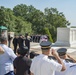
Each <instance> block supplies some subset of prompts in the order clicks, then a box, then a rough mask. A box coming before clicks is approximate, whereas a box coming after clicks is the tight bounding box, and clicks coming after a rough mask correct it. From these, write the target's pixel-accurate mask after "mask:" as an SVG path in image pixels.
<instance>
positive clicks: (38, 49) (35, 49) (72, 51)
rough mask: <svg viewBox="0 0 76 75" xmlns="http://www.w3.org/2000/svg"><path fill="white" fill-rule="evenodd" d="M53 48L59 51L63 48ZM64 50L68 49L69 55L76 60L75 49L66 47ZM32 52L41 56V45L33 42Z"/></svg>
mask: <svg viewBox="0 0 76 75" xmlns="http://www.w3.org/2000/svg"><path fill="white" fill-rule="evenodd" d="M52 48H54V49H55V50H57V49H58V48H61V47H55V46H53V47H52ZM64 48H67V53H68V54H70V55H71V56H73V57H74V58H75V59H76V48H75V47H64ZM31 51H35V52H36V53H39V54H40V53H41V49H40V45H39V43H33V42H31Z"/></svg>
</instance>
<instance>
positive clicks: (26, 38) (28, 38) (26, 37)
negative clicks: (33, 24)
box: [25, 34, 30, 54]
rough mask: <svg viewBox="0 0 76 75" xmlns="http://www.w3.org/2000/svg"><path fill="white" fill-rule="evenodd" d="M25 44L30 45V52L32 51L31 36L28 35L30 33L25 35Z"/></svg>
mask: <svg viewBox="0 0 76 75" xmlns="http://www.w3.org/2000/svg"><path fill="white" fill-rule="evenodd" d="M25 46H27V47H28V54H29V51H30V37H29V36H28V34H26V35H25Z"/></svg>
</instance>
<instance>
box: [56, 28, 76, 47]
mask: <svg viewBox="0 0 76 75" xmlns="http://www.w3.org/2000/svg"><path fill="white" fill-rule="evenodd" d="M55 45H56V46H68V47H75V46H76V28H57V41H56V42H55Z"/></svg>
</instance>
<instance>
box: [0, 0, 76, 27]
mask: <svg viewBox="0 0 76 75" xmlns="http://www.w3.org/2000/svg"><path fill="white" fill-rule="evenodd" d="M18 4H26V5H27V6H29V5H32V6H34V7H35V8H36V9H39V10H41V11H43V12H44V9H45V8H46V7H48V8H51V7H52V8H57V10H58V11H59V12H63V14H64V15H65V17H66V20H68V21H69V22H70V23H71V26H76V20H75V19H76V0H0V6H4V7H5V8H11V9H13V8H14V6H16V5H18Z"/></svg>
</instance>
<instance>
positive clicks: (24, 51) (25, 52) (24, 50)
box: [17, 47, 28, 56]
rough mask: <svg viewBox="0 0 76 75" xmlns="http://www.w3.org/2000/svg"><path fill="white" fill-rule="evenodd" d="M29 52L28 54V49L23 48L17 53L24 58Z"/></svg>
mask: <svg viewBox="0 0 76 75" xmlns="http://www.w3.org/2000/svg"><path fill="white" fill-rule="evenodd" d="M27 52H28V47H21V48H18V49H17V53H18V54H20V55H22V56H25V55H26V54H27Z"/></svg>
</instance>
